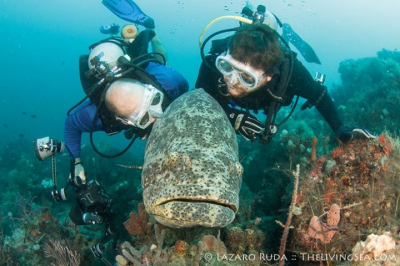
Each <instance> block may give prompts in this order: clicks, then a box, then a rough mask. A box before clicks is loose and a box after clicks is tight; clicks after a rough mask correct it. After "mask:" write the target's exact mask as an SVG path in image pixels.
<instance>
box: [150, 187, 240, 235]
mask: <svg viewBox="0 0 400 266" xmlns="http://www.w3.org/2000/svg"><path fill="white" fill-rule="evenodd" d="M238 194H239V193H238V191H235V190H233V191H231V189H229V188H221V187H212V186H211V187H210V186H194V185H178V186H176V185H175V186H170V187H166V186H161V185H157V186H150V187H148V188H147V189H144V190H143V198H144V199H145V201H144V204H145V206H146V210H148V212H149V213H151V214H154V217H155V218H156V220H157V221H159V222H160V223H162V224H164V225H167V226H171V227H175V228H182V227H193V226H204V227H225V226H226V225H228V224H229V223H231V222H232V221H233V219H234V218H235V214H236V212H237V211H238V208H239V195H238Z"/></svg>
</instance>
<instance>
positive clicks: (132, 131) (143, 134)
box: [124, 124, 153, 140]
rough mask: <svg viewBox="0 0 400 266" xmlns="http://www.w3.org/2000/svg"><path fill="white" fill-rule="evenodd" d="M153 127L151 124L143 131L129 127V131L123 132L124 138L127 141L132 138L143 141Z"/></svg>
mask: <svg viewBox="0 0 400 266" xmlns="http://www.w3.org/2000/svg"><path fill="white" fill-rule="evenodd" d="M152 127H153V124H151V125H150V126H148V127H147V128H145V129H141V128H137V127H131V128H129V129H126V130H125V131H124V135H125V138H127V139H132V138H133V136H135V137H139V138H140V139H142V140H145V139H147V138H148V137H149V134H150V131H151V129H152Z"/></svg>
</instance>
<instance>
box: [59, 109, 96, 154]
mask: <svg viewBox="0 0 400 266" xmlns="http://www.w3.org/2000/svg"><path fill="white" fill-rule="evenodd" d="M95 114H96V106H95V105H94V104H93V103H92V102H91V101H86V102H84V103H82V104H81V105H80V106H78V108H77V109H76V110H75V111H74V112H73V113H72V114H71V115H69V116H68V117H67V119H66V120H65V125H64V141H65V145H66V146H67V148H68V150H69V151H70V153H71V154H70V155H71V157H72V158H79V157H80V153H81V138H82V133H83V132H90V130H91V126H92V122H93V118H94V116H95ZM101 130H104V128H103V125H102V123H101V121H100V118H98V119H97V121H96V123H95V125H94V131H101Z"/></svg>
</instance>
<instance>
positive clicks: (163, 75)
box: [145, 62, 189, 100]
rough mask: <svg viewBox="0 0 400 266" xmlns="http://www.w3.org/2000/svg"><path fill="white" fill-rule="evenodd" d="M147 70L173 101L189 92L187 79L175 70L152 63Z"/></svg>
mask: <svg viewBox="0 0 400 266" xmlns="http://www.w3.org/2000/svg"><path fill="white" fill-rule="evenodd" d="M145 70H146V71H147V73H149V74H151V75H153V76H154V77H155V79H156V80H157V82H158V83H160V85H161V86H162V87H163V89H164V91H165V93H166V94H168V96H169V97H170V98H171V99H172V100H175V99H176V98H178V97H179V96H180V95H182V94H184V93H185V92H187V91H188V90H189V83H188V81H187V80H186V78H185V77H184V76H183V75H182V74H181V73H179V72H178V71H176V70H175V69H173V68H170V67H168V66H165V65H161V64H157V63H153V62H151V63H149V64H148V66H147V67H146V69H145Z"/></svg>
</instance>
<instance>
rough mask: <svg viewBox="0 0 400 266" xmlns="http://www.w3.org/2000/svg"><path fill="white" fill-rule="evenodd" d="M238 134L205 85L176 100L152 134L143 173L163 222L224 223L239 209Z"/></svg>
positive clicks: (148, 200)
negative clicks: (207, 91)
mask: <svg viewBox="0 0 400 266" xmlns="http://www.w3.org/2000/svg"><path fill="white" fill-rule="evenodd" d="M242 172H243V168H242V166H241V165H240V163H239V156H238V145H237V141H236V134H235V132H234V130H233V128H232V126H231V124H230V122H229V120H228V119H227V117H226V114H225V112H224V111H223V109H222V108H221V106H220V105H219V104H218V103H217V102H216V101H215V100H214V99H213V98H212V97H211V96H210V95H208V94H207V93H206V92H204V90H203V89H195V90H193V91H191V92H189V93H186V94H184V95H183V96H181V97H179V98H178V99H177V100H175V101H174V102H173V103H172V104H171V105H170V106H169V107H168V109H167V110H166V111H165V113H164V115H163V117H162V118H161V119H159V120H158V121H157V122H156V123H155V125H154V127H153V130H152V132H151V134H150V137H149V140H148V143H147V146H146V151H145V162H144V166H143V172H142V187H143V197H144V204H145V207H146V210H147V211H148V212H149V213H151V214H154V215H155V218H156V220H157V221H159V222H160V223H162V224H164V225H167V226H170V227H175V228H180V227H193V226H204V227H224V226H226V225H227V224H229V223H231V222H232V221H233V219H234V217H235V213H236V212H237V210H238V208H239V190H240V186H241V183H242Z"/></svg>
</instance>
